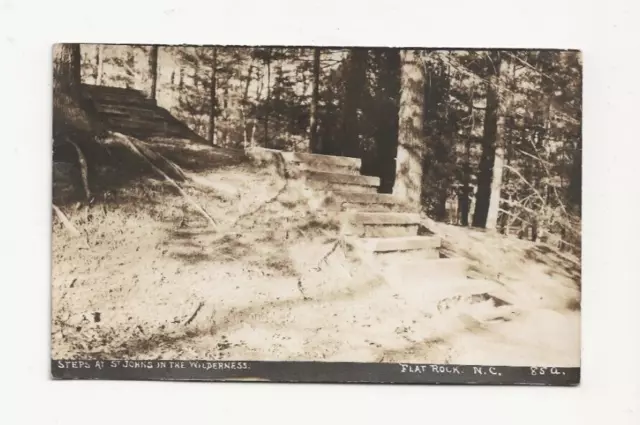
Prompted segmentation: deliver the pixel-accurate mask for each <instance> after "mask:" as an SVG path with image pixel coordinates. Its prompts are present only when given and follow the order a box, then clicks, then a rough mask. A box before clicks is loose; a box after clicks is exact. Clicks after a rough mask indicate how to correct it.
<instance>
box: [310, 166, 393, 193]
mask: <svg viewBox="0 0 640 425" xmlns="http://www.w3.org/2000/svg"><path fill="white" fill-rule="evenodd" d="M300 176H301V177H304V178H306V179H307V180H320V181H324V182H327V183H333V184H342V185H350V186H370V187H375V188H376V190H377V188H378V186H379V185H380V178H379V177H371V176H361V175H357V176H356V175H352V174H336V173H327V172H324V171H312V170H302V171H301V172H300Z"/></svg>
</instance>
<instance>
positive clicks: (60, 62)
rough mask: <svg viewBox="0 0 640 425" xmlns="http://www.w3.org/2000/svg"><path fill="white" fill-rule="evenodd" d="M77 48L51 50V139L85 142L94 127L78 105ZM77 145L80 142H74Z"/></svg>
mask: <svg viewBox="0 0 640 425" xmlns="http://www.w3.org/2000/svg"><path fill="white" fill-rule="evenodd" d="M80 84H81V79H80V45H79V44H56V45H55V46H54V50H53V138H54V141H57V142H61V143H62V142H66V140H63V139H64V138H67V137H70V138H71V139H84V137H77V136H80V135H82V136H85V135H92V134H93V125H92V121H91V118H90V117H89V115H88V114H87V112H86V111H85V110H84V109H83V108H82V107H81V102H80V100H81V99H80ZM74 141H80V140H74Z"/></svg>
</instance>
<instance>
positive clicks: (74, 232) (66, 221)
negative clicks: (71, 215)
mask: <svg viewBox="0 0 640 425" xmlns="http://www.w3.org/2000/svg"><path fill="white" fill-rule="evenodd" d="M52 206H53V211H54V212H55V213H56V216H57V217H58V220H60V221H61V222H62V224H63V225H64V227H65V229H67V231H68V232H69V233H71V235H72V236H74V237H80V235H81V233H80V231H79V230H78V229H76V227H75V226H74V225H73V224H71V222H70V221H69V219H68V218H67V216H66V215H64V213H63V212H62V210H60V208H58V207H57V206H56V205H55V204H52Z"/></svg>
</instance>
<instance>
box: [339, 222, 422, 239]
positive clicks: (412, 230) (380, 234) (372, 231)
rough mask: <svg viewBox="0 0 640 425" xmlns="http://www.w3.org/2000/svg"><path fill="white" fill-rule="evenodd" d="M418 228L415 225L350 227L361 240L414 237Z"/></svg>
mask: <svg viewBox="0 0 640 425" xmlns="http://www.w3.org/2000/svg"><path fill="white" fill-rule="evenodd" d="M418 228H419V226H418V225H417V224H415V225H383V226H380V225H364V226H352V227H351V229H354V230H355V233H356V234H357V235H358V236H360V237H361V238H393V237H403V236H416V235H417V234H418Z"/></svg>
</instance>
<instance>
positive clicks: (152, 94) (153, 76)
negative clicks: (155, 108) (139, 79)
mask: <svg viewBox="0 0 640 425" xmlns="http://www.w3.org/2000/svg"><path fill="white" fill-rule="evenodd" d="M149 80H150V81H151V87H150V88H149V93H147V97H148V98H149V99H153V100H155V98H156V88H157V85H158V46H151V52H150V53H149Z"/></svg>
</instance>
